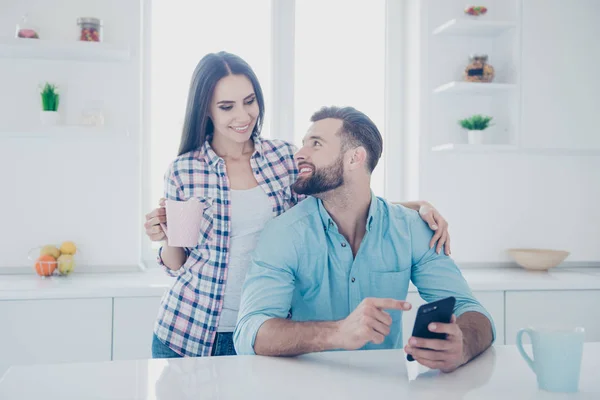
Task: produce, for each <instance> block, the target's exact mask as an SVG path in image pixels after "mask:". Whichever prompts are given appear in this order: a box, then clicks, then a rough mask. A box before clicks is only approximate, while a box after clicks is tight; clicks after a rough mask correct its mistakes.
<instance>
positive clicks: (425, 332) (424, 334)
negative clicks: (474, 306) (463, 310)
mask: <svg viewBox="0 0 600 400" xmlns="http://www.w3.org/2000/svg"><path fill="white" fill-rule="evenodd" d="M455 303H456V299H455V298H454V297H452V296H450V297H446V298H445V299H441V300H437V301H434V302H431V303H427V304H423V305H422V306H421V307H419V310H417V318H416V319H415V325H414V327H413V331H412V336H414V337H417V338H425V339H446V334H445V333H436V332H431V331H430V330H429V328H428V327H429V324H431V323H432V322H440V323H443V324H447V323H449V322H450V320H451V319H452V313H453V311H454V304H455ZM406 359H407V360H408V361H415V359H414V358H413V357H412V356H411V355H410V354H407V355H406Z"/></svg>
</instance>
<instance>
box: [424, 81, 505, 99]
mask: <svg viewBox="0 0 600 400" xmlns="http://www.w3.org/2000/svg"><path fill="white" fill-rule="evenodd" d="M516 88H517V85H515V84H512V83H481V82H458V81H455V82H448V83H445V84H443V85H441V86H438V87H437V88H435V89H434V90H433V92H434V93H440V94H441V93H448V94H476V95H488V96H489V95H493V94H501V93H509V92H511V91H513V90H515V89H516Z"/></svg>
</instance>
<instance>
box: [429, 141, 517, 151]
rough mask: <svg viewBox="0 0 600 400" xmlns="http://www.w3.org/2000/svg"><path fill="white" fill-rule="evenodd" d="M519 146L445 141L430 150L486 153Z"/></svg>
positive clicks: (510, 149) (509, 149)
mask: <svg viewBox="0 0 600 400" xmlns="http://www.w3.org/2000/svg"><path fill="white" fill-rule="evenodd" d="M518 149H519V148H518V147H517V146H515V145H512V144H456V143H447V144H442V145H439V146H435V147H433V148H432V149H431V150H432V151H436V152H455V153H486V152H507V151H517V150H518Z"/></svg>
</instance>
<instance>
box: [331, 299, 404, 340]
mask: <svg viewBox="0 0 600 400" xmlns="http://www.w3.org/2000/svg"><path fill="white" fill-rule="evenodd" d="M385 309H388V310H389V309H391V310H402V311H408V310H410V309H411V305H410V303H408V302H406V301H401V300H395V299H378V298H367V299H364V300H363V301H362V302H361V303H360V304H359V305H358V307H356V309H355V310H354V311H353V312H352V314H350V315H349V316H348V317H346V319H343V320H341V321H338V322H337V324H338V326H337V332H336V335H335V344H336V345H335V347H337V348H342V349H344V350H356V349H360V348H361V347H363V346H364V345H365V344H367V343H369V342H372V343H375V344H381V343H383V340H384V339H385V337H386V336H387V335H388V334H389V333H390V325H391V324H392V317H391V316H390V314H389V313H387V312H385V311H384V310H385Z"/></svg>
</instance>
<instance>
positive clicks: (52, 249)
mask: <svg viewBox="0 0 600 400" xmlns="http://www.w3.org/2000/svg"><path fill="white" fill-rule="evenodd" d="M40 256H52V257H54V258H58V256H60V250H58V249H57V248H56V246H53V245H51V244H48V245H46V246H44V247H42V249H41V250H40Z"/></svg>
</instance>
